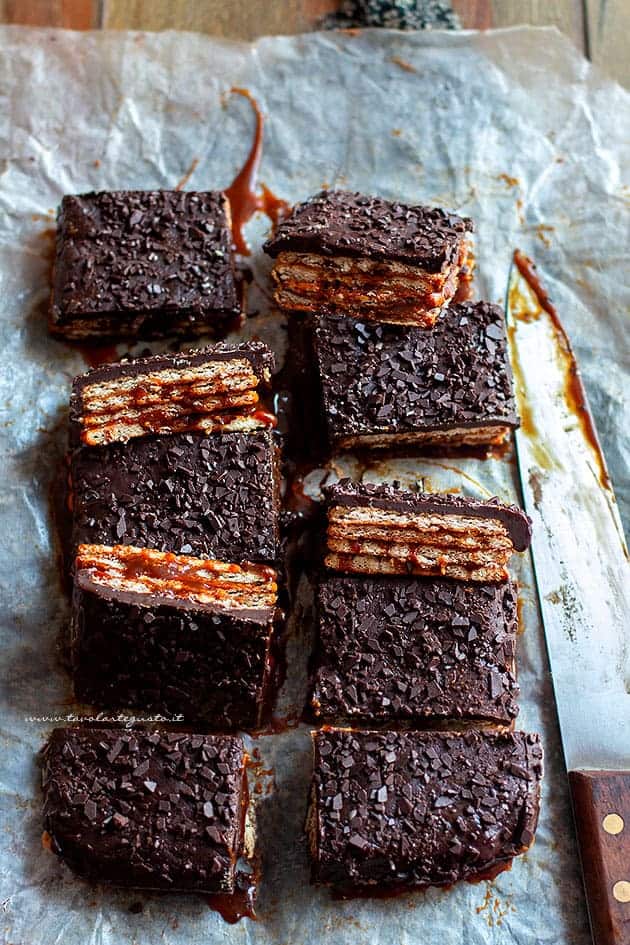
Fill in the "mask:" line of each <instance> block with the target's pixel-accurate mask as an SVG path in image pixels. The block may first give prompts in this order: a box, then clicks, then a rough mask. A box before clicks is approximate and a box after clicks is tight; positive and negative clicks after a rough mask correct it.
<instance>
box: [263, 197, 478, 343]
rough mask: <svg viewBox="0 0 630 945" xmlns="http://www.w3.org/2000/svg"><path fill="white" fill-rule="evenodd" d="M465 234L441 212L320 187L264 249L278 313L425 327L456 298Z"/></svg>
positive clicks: (467, 226)
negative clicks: (331, 314)
mask: <svg viewBox="0 0 630 945" xmlns="http://www.w3.org/2000/svg"><path fill="white" fill-rule="evenodd" d="M471 230H472V223H471V221H470V220H468V219H463V218H461V217H458V216H456V215H455V214H451V213H447V212H446V211H444V210H440V209H434V208H431V207H424V206H411V205H407V204H403V203H398V202H394V201H389V200H383V199H382V198H380V197H370V196H365V195H364V194H358V193H349V192H347V191H341V190H328V191H326V190H324V191H321V193H318V194H316V195H315V196H314V197H311V198H310V199H309V200H306V201H305V202H304V203H300V204H297V205H296V206H295V207H294V209H293V212H292V213H291V214H290V216H288V217H287V218H286V219H285V220H283V221H282V222H281V223H280V224H279V226H278V227H277V229H276V231H275V233H274V235H273V236H272V237H271V239H270V240H268V241H267V242H266V243H265V246H264V250H265V252H267V253H268V254H269V255H270V256H273V257H274V267H273V270H272V277H273V279H274V282H275V285H276V289H275V299H276V302H277V303H278V305H279V306H280V307H281V308H284V309H287V310H291V311H298V312H314V311H317V310H318V309H319V308H321V307H322V306H327V307H330V308H333V309H336V310H338V311H341V312H344V313H347V314H349V315H351V316H353V317H356V318H359V319H360V320H361V321H377V322H390V323H392V324H402V325H417V326H425V327H426V326H431V325H433V324H434V323H435V321H436V319H437V317H438V316H439V314H440V312H441V311H442V309H443V308H444V307H445V306H446V305H448V303H449V302H450V301H451V299H452V298H453V296H454V295H455V292H456V289H457V285H458V282H459V278H460V275H461V274H462V271H463V270H464V269H465V268H466V265H467V260H468V257H469V251H470V247H469V234H470V231H471Z"/></svg>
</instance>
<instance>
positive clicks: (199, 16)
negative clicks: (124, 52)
mask: <svg viewBox="0 0 630 945" xmlns="http://www.w3.org/2000/svg"><path fill="white" fill-rule="evenodd" d="M337 6H338V3H337V0H0V22H3V23H23V24H28V25H31V26H63V27H67V28H69V29H77V30H87V29H137V30H161V29H183V30H197V31H199V32H202V33H211V34H213V35H215V36H225V37H229V38H232V39H255V38H256V37H257V36H264V35H265V34H269V33H301V32H304V31H305V30H309V29H312V28H313V27H314V25H315V24H316V23H317V22H318V20H320V19H321V17H322V16H323V15H325V14H326V13H329V12H331V11H332V10H335V9H336V7H337ZM453 7H454V9H455V10H456V12H457V13H458V14H459V17H460V20H461V23H462V26H463V27H465V28H471V29H488V28H489V27H492V26H514V25H516V24H521V23H529V24H533V25H536V26H557V27H558V29H560V30H562V32H563V33H566V34H567V36H569V37H570V38H571V40H572V41H573V42H574V43H575V45H576V46H577V47H578V48H579V49H581V50H582V51H583V52H584V53H585V54H586V55H587V56H588V57H589V58H590V59H592V60H593V62H596V63H597V64H598V65H600V66H601V67H602V68H603V69H605V70H606V72H607V73H608V74H609V75H611V76H612V77H613V78H615V79H617V81H619V82H621V83H622V84H624V85H625V86H627V87H630V54H629V53H628V41H629V40H630V0H453Z"/></svg>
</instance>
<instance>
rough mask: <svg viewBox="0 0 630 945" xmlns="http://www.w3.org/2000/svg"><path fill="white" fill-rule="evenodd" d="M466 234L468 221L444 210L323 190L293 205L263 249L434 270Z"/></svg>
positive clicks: (451, 255) (454, 251) (272, 253)
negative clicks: (362, 258) (390, 262)
mask: <svg viewBox="0 0 630 945" xmlns="http://www.w3.org/2000/svg"><path fill="white" fill-rule="evenodd" d="M470 230H472V222H471V221H470V220H468V219H463V218H461V217H458V216H457V215H456V214H451V213H447V212H446V211H445V210H440V209H437V208H431V207H424V206H410V205H407V204H403V203H398V202H395V201H390V200H384V199H382V198H381V197H369V196H365V195H364V194H359V193H349V192H347V191H342V190H322V191H321V192H320V193H318V194H316V195H315V196H314V197H311V198H310V199H309V200H306V201H304V203H299V204H297V205H296V206H295V208H294V210H293V213H292V214H291V215H290V216H289V217H288V218H287V219H286V220H283V221H282V223H280V225H279V226H278V228H277V229H276V231H275V233H274V235H273V236H272V237H271V239H270V240H268V241H267V242H266V243H265V245H264V247H263V248H264V250H265V252H266V253H268V254H269V255H270V256H277V255H278V254H279V253H281V252H283V251H287V250H293V251H295V252H299V253H305V252H315V253H320V254H322V255H337V256H364V257H368V258H370V259H375V260H379V259H382V260H400V261H401V262H404V263H406V264H407V265H414V266H420V267H422V268H423V269H425V270H426V271H428V272H439V271H440V270H441V269H442V267H443V266H444V265H445V264H447V263H450V262H451V261H452V260H453V259H454V258H456V256H457V254H458V252H459V248H460V244H461V241H462V238H463V237H464V236H465V235H466V233H467V232H468V231H470Z"/></svg>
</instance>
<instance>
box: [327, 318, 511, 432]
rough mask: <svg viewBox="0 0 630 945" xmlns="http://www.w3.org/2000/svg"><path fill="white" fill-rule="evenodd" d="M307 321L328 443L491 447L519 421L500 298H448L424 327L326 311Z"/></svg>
mask: <svg viewBox="0 0 630 945" xmlns="http://www.w3.org/2000/svg"><path fill="white" fill-rule="evenodd" d="M313 322H314V323H313V346H314V352H315V357H316V364H317V373H318V376H319V382H320V389H321V398H322V410H323V419H324V423H325V426H326V431H327V435H328V440H329V442H330V444H331V446H333V447H341V448H354V447H369V448H379V447H391V446H406V445H420V446H442V445H444V446H462V445H473V446H478V445H489V444H493V443H501V442H502V441H503V440H504V439H505V437H506V436H507V435H508V434H509V432H510V430H511V429H512V428H513V427H516V426H518V415H517V413H516V405H515V401H514V392H513V389H512V373H511V370H510V362H509V357H508V350H507V340H506V334H505V316H504V314H503V310H502V309H501V308H500V307H499V306H498V305H492V304H491V303H489V302H474V303H473V302H466V303H463V304H459V305H451V306H449V308H448V309H446V311H445V312H444V314H443V315H442V317H441V318H440V319H439V320H438V321H437V322H436V324H435V327H434V328H432V329H431V330H430V331H427V330H426V329H422V328H410V327H407V326H398V325H374V324H364V323H363V322H360V321H357V320H356V319H354V318H348V317H346V316H343V315H335V314H332V313H325V312H324V313H318V314H317V315H316V316H314V319H313Z"/></svg>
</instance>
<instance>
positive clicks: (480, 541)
mask: <svg viewBox="0 0 630 945" xmlns="http://www.w3.org/2000/svg"><path fill="white" fill-rule="evenodd" d="M324 492H325V496H326V502H327V510H328V528H327V536H326V541H327V550H328V553H327V555H326V559H325V562H326V565H327V566H328V567H329V568H333V569H334V570H336V571H348V572H351V573H352V572H358V573H365V574H416V575H422V576H425V577H433V576H441V577H448V578H455V579H457V580H460V581H481V582H483V583H489V582H492V581H506V580H507V578H508V572H507V568H506V565H507V562H508V561H509V559H510V557H511V556H512V553H513V552H514V551H525V549H526V548H528V547H529V543H530V539H531V522H530V520H529V518H528V517H527V515H525V513H524V512H522V511H521V510H520V509H518V508H517V507H516V506H514V505H502V504H501V503H500V502H499V500H498V499H487V500H484V501H480V500H478V499H471V498H468V497H467V496H461V495H457V494H451V493H449V494H441V493H432V492H410V491H408V490H406V489H399V488H396V487H394V486H391V485H381V486H376V485H372V484H370V483H356V482H351V481H350V480H349V479H344V480H342V481H341V482H338V483H335V484H334V485H331V486H328V487H326V489H325V490H324Z"/></svg>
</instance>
